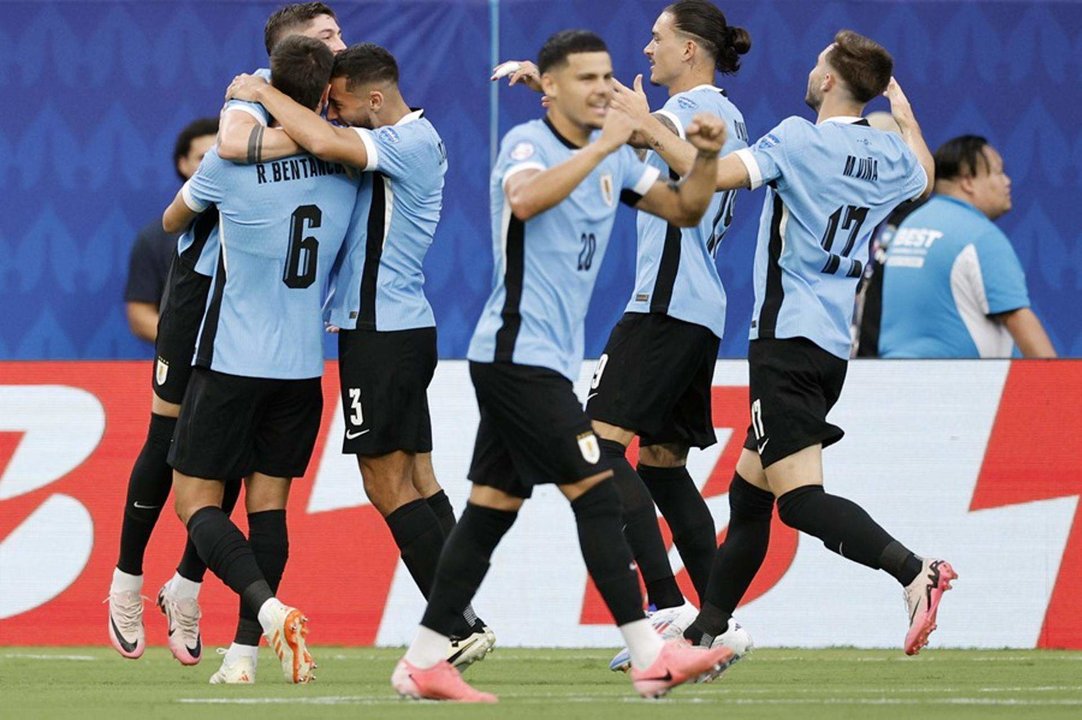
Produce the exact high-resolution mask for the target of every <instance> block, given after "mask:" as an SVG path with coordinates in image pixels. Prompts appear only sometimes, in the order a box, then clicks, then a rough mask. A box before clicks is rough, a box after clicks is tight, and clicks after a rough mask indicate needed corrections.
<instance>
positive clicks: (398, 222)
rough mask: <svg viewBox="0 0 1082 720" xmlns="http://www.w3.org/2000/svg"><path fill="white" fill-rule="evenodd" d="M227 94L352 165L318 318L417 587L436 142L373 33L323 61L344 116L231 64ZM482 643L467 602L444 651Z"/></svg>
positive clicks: (433, 485)
mask: <svg viewBox="0 0 1082 720" xmlns="http://www.w3.org/2000/svg"><path fill="white" fill-rule="evenodd" d="M228 95H229V97H232V98H238V99H242V100H247V101H252V102H257V103H259V104H260V105H262V106H263V107H265V108H266V109H267V110H268V111H269V112H270V114H271V115H273V116H274V117H275V118H277V119H278V120H279V121H280V122H281V124H282V128H283V130H284V131H285V132H286V133H287V134H288V135H289V136H290V137H291V138H292V139H293V140H295V141H296V142H298V143H299V144H300V145H301V146H302V147H304V148H306V149H307V150H309V151H310V152H312V153H313V154H314V155H316V156H318V157H321V158H323V159H325V160H330V161H334V162H341V163H344V164H346V165H350V166H352V167H356V168H358V169H360V170H362V171H364V179H363V181H362V185H361V189H360V194H359V198H358V203H357V209H356V211H355V213H354V219H353V223H352V225H351V227H350V241H351V248H355V250H351V252H348V253H344V254H343V256H342V258H341V259H340V262H339V264H338V267H336V270H335V277H334V279H333V283H332V299H331V302H330V307H329V322H330V324H331V325H332V326H334V327H336V328H340V332H339V334H338V355H339V374H340V379H341V392H342V411H343V415H344V417H345V420H346V430H345V440H344V443H343V451H344V452H346V453H349V454H354V455H356V456H357V463H358V466H359V468H360V472H361V477H362V480H363V482H364V489H365V493H366V494H367V496H368V498H369V500H371V502H372V504H373V505H374V506H375V507H376V509H377V510H379V512H380V514H382V515H383V517H384V519H385V521H386V522H387V526H388V528H390V530H391V534H392V536H393V537H394V539H395V542H396V544H397V545H398V548H399V551H400V552H401V554H402V560H403V562H404V563H405V565H406V568H407V569H408V570H409V572H410V574H411V576H412V577H413V579H414V581H415V582H416V584H417V587H418V589H419V590H420V591H421V593H422V595H424V596H425V597H426V598H427V597H428V595H429V592H430V591H431V588H432V583H433V581H434V579H435V572H436V561H437V560H438V559H439V555H440V551H441V550H442V549H443V544H444V540H445V539H446V535H447V534H449V533H450V531H451V528H452V527H453V526H454V514H453V511H452V509H451V504H450V501H449V500H448V499H447V496H446V494H445V493H444V492H443V490H442V488H441V487H440V486H439V484H438V483H437V482H436V478H435V474H434V472H433V470H432V461H431V452H432V424H431V419H430V417H429V410H428V399H427V391H428V386H429V384H430V383H431V381H432V375H433V372H434V371H435V368H436V361H437V351H436V327H435V317H434V316H433V313H432V308H431V307H430V305H429V303H428V300H427V298H426V297H425V294H424V274H423V271H422V266H423V263H424V257H425V254H426V253H427V251H428V248H429V247H430V246H431V245H432V240H433V236H434V234H435V231H436V225H437V223H438V221H439V216H440V210H441V207H442V203H443V179H444V174H445V172H446V170H447V156H446V152H445V150H444V146H443V141H442V140H441V139H440V136H439V133H438V132H437V131H436V129H435V128H434V127H433V126H432V123H430V122H429V121H428V119H427V118H426V117H425V116H424V111H423V110H419V109H412V108H411V107H410V106H409V104H408V103H407V102H406V100H405V99H404V98H403V97H402V93H401V91H400V89H399V86H398V63H397V62H396V61H395V59H394V56H393V55H391V53H389V52H388V51H387V50H385V49H384V48H382V47H379V46H378V45H373V44H371V43H364V44H361V45H354V46H352V47H350V48H348V49H347V50H345V51H343V52H342V53H340V54H339V55H338V57H337V58H336V60H335V68H334V72H333V74H332V81H331V96H330V106H329V109H328V113H327V118H328V120H331V121H336V122H338V123H340V124H343V125H347V126H348V127H336V126H334V125H330V124H328V123H327V122H324V121H323V120H322V118H320V117H319V116H318V115H317V114H316V113H313V112H312V111H311V110H308V109H307V108H303V107H301V106H300V105H298V104H297V103H295V102H293V101H292V100H290V99H289V98H288V97H286V96H285V95H284V94H283V93H281V92H279V91H277V90H275V89H274V88H273V87H272V86H270V85H267V84H266V82H265V81H264V80H263V79H262V78H259V77H256V76H251V75H242V76H239V77H238V78H237V79H236V80H235V81H234V83H233V84H232V85H231V86H230V90H229V93H228ZM264 137H266V136H265V135H264ZM275 142H277V141H275ZM494 642H495V636H494V634H493V633H492V632H491V631H490V630H488V629H487V628H486V627H485V626H484V624H483V622H482V621H481V620H479V619H478V618H477V616H476V614H475V613H474V612H473V609H472V608H470V607H467V608H466V610H465V617H463V618H462V619H461V621H460V622H459V623H458V626H457V627H456V628H455V632H454V633H453V634H452V637H451V644H450V646H449V648H448V659H449V660H450V662H451V663H452V664H454V665H456V666H457V667H466V666H468V665H469V664H471V663H472V662H474V661H476V660H480V659H482V658H484V656H485V654H486V653H487V652H489V651H490V650H491V649H492V646H493V643H494Z"/></svg>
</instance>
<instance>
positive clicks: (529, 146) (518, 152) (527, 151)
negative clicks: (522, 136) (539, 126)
mask: <svg viewBox="0 0 1082 720" xmlns="http://www.w3.org/2000/svg"><path fill="white" fill-rule="evenodd" d="M533 154H534V147H533V143H528V142H520V143H519V144H518V145H515V146H514V147H513V148H511V159H512V160H519V161H522V160H529V159H530V158H532V157H533Z"/></svg>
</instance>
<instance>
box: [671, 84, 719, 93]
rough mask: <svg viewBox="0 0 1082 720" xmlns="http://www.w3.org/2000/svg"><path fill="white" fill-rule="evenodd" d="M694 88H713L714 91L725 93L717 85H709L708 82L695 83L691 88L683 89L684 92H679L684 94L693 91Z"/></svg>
mask: <svg viewBox="0 0 1082 720" xmlns="http://www.w3.org/2000/svg"><path fill="white" fill-rule="evenodd" d="M696 90H714V91H715V92H719V93H722V94H724V93H725V91H724V90H722V89H721V88H719V87H718V86H717V85H711V84H710V83H703V84H702V85H696V86H695V87H693V88H691V89H690V90H685V91H684V92H682V93H680V94H681V95H684V94H686V93H692V92H695V91H696Z"/></svg>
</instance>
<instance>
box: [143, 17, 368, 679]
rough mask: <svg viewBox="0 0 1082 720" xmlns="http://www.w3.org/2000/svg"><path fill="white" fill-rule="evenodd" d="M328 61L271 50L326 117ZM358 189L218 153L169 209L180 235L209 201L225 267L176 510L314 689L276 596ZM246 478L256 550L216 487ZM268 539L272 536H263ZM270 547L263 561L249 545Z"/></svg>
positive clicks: (307, 165) (295, 168)
mask: <svg viewBox="0 0 1082 720" xmlns="http://www.w3.org/2000/svg"><path fill="white" fill-rule="evenodd" d="M333 64H334V55H333V53H332V52H331V51H330V49H329V48H327V46H326V45H324V44H323V43H322V42H320V41H319V40H315V39H313V38H307V37H304V36H300V35H294V36H290V37H287V38H286V39H284V40H282V41H281V42H279V43H278V44H277V45H275V47H274V52H273V54H272V55H271V72H272V77H273V78H274V83H275V85H276V86H277V87H279V88H280V89H282V90H283V91H284V92H287V93H288V94H290V95H291V96H292V97H293V98H294V99H295V100H296V101H297V102H299V103H301V104H303V105H305V106H307V107H309V108H313V109H314V108H318V107H320V106H321V105H322V104H323V103H324V101H325V99H326V94H327V91H328V85H329V80H330V73H331V68H332V67H333ZM356 197H357V183H356V182H355V181H354V180H353V179H352V178H351V176H350V175H349V174H348V173H347V171H346V168H345V167H343V166H342V165H341V164H338V163H331V162H327V161H324V160H320V159H318V158H315V157H313V156H311V155H307V154H305V155H298V156H295V157H290V158H284V159H281V160H275V161H269V162H266V163H258V164H255V165H235V164H233V163H230V162H227V161H224V160H222V159H221V158H220V157H218V154H217V152H215V151H214V150H211V151H210V152H209V153H207V155H206V157H205V158H204V159H203V163H202V165H200V168H199V171H198V172H197V173H196V174H195V175H194V176H193V177H192V179H191V180H189V181H188V183H186V184H185V185H184V187H183V188H182V189H181V192H180V193H178V195H177V197H176V198H175V199H174V200H173V203H172V204H171V205H170V206H169V207H168V208H167V209H166V211H165V213H164V215H163V220H162V224H163V226H164V227H165V228H166V229H167V230H170V229H173V230H175V229H177V228H180V227H183V226H184V225H185V224H187V223H188V222H190V221H191V220H192V219H193V218H194V217H195V216H196V215H197V214H198V213H200V212H203V211H204V210H206V209H207V208H208V207H210V206H211V205H214V206H216V207H217V211H218V215H219V243H220V249H219V255H218V257H219V262H218V267H217V268H216V269H215V276H214V287H213V290H212V291H211V297H210V301H209V303H208V305H207V310H206V315H205V317H204V320H203V325H202V327H201V328H200V331H199V338H198V340H197V344H196V353H195V360H194V364H195V366H196V367H195V370H194V371H193V372H192V378H191V381H190V382H189V384H188V389H187V391H186V393H185V398H184V402H183V404H182V407H181V412H180V417H179V418H178V420H177V429H176V433H175V437H174V441H173V446H172V448H171V449H170V452H169V462H170V464H171V465H172V466H173V468H174V478H173V485H174V488H175V490H176V509H177V514H178V515H179V516H180V518H181V520H182V521H183V522H184V523H185V525H186V526H187V528H188V535H189V537H190V538H191V540H192V542H193V543H194V544H195V546H196V548H197V549H198V550H199V555H200V557H202V558H203V559H204V560H205V561H206V563H207V566H208V567H209V568H210V569H211V570H212V571H214V573H215V574H216V575H218V576H219V577H220V578H221V579H222V580H223V581H224V582H225V584H226V585H228V586H229V587H230V588H231V589H233V590H234V591H235V592H236V593H237V594H238V595H240V596H241V598H242V599H243V600H244V602H245V603H246V604H247V605H248V607H249V608H250V609H251V610H253V611H255V612H256V615H257V618H258V621H259V623H260V625H261V627H262V628H263V632H264V635H265V636H266V638H267V641H268V643H269V644H270V646H271V648H272V649H273V650H274V651H275V653H276V654H277V655H278V657H279V659H280V660H281V661H282V669H283V672H284V673H285V676H286V678H287V679H288V680H290V681H291V682H294V683H304V682H308V681H310V680H311V678H312V669H313V667H314V664H313V662H312V658H311V655H310V654H309V653H308V651H307V647H306V644H305V636H306V634H307V625H306V623H307V618H305V617H304V615H303V613H301V612H300V611H299V610H297V609H295V608H291V607H288V606H286V605H284V604H283V603H282V602H280V601H279V600H278V599H277V598H276V597H275V592H276V589H277V588H276V587H275V586H276V585H277V582H278V580H279V579H280V578H281V573H282V571H283V570H284V568H285V563H286V558H287V556H288V540H287V537H288V536H287V531H286V523H285V507H286V501H287V499H288V496H289V487H290V482H291V480H292V478H294V477H299V476H301V475H303V474H304V472H305V470H306V468H307V466H308V462H309V460H310V459H311V455H312V450H313V448H314V446H315V440H316V436H317V434H318V432H319V423H320V419H321V415H322V408H323V396H322V388H321V384H320V376H321V374H322V372H323V342H322V335H323V323H322V304H323V299H324V288H325V286H326V282H327V277H328V275H329V273H330V269H331V266H332V264H333V262H334V259H335V258H336V257H337V255H338V253H339V251H340V249H341V248H342V245H343V241H344V238H345V235H346V230H347V228H348V226H349V222H350V219H351V217H352V215H353V207H354V204H355V202H356ZM235 476H242V477H244V478H245V485H246V493H245V503H246V507H247V510H248V513H249V516H251V515H252V514H255V513H268V512H269V513H273V525H274V528H273V530H274V531H273V532H267V533H266V536H262V534H261V536H260V537H259V538H258V541H257V536H256V533H252V544H250V543H249V541H248V540H247V539H246V538H245V537H244V535H243V534H242V533H241V532H240V530H239V529H238V528H237V527H236V525H234V524H233V523H232V522H231V521H230V519H229V517H228V516H227V515H226V514H225V513H224V512H223V511H222V508H221V498H222V480H224V479H225V478H229V477H235ZM264 529H265V530H270V529H271V528H269V527H268V528H264ZM256 542H262V543H265V544H268V545H273V546H274V547H273V548H271V549H270V552H267V553H266V554H264V555H262V556H260V557H259V558H258V559H257V556H256V554H255V553H254V552H253V545H254V544H255V543H256Z"/></svg>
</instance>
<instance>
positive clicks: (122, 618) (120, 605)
mask: <svg viewBox="0 0 1082 720" xmlns="http://www.w3.org/2000/svg"><path fill="white" fill-rule="evenodd" d="M108 603H109V642H111V643H112V644H113V647H114V648H116V651H117V652H118V653H120V654H121V655H123V656H124V657H126V658H128V659H129V660H137V659H139V658H140V657H142V656H143V650H145V649H146V631H145V630H144V629H143V597H142V596H141V595H140V594H139V593H138V592H127V591H122V592H110V593H109V599H108Z"/></svg>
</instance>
